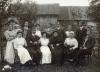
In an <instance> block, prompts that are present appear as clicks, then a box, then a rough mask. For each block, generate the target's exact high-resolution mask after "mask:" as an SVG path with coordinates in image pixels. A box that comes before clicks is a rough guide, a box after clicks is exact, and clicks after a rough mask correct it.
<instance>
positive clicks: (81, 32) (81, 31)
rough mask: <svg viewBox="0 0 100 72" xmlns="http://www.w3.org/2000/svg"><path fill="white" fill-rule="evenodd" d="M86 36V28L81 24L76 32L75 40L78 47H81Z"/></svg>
mask: <svg viewBox="0 0 100 72" xmlns="http://www.w3.org/2000/svg"><path fill="white" fill-rule="evenodd" d="M86 35H87V28H86V24H85V23H84V22H83V23H82V24H81V25H80V26H79V29H78V30H76V39H77V40H78V43H79V46H78V47H81V46H82V45H83V42H84V39H85V37H86Z"/></svg>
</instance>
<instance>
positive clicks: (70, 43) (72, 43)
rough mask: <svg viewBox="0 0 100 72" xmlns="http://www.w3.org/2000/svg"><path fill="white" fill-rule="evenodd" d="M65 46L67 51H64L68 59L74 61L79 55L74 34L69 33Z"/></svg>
mask: <svg viewBox="0 0 100 72" xmlns="http://www.w3.org/2000/svg"><path fill="white" fill-rule="evenodd" d="M64 45H65V47H66V50H64V51H65V52H66V53H67V55H68V58H69V59H70V60H71V61H73V60H74V59H75V57H76V55H77V48H78V41H77V40H76V39H75V37H74V33H73V32H70V33H69V38H66V39H65V42H64Z"/></svg>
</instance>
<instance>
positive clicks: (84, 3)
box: [14, 0, 90, 6]
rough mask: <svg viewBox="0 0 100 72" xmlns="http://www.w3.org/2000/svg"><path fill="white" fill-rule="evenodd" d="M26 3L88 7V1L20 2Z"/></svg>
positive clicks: (48, 0) (51, 0) (23, 0)
mask: <svg viewBox="0 0 100 72" xmlns="http://www.w3.org/2000/svg"><path fill="white" fill-rule="evenodd" d="M14 1H15V0H14ZM26 1H33V2H34V1H35V2H36V3H38V4H54V3H59V4H60V5H61V6H89V1H90V0H22V2H26Z"/></svg>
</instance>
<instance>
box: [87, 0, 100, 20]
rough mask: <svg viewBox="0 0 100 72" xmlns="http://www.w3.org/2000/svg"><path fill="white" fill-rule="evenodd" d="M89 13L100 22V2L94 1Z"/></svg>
mask: <svg viewBox="0 0 100 72" xmlns="http://www.w3.org/2000/svg"><path fill="white" fill-rule="evenodd" d="M88 12H89V13H88V15H89V16H90V18H93V19H94V20H95V21H97V22H100V0H92V1H91V3H90V7H89V11H88Z"/></svg>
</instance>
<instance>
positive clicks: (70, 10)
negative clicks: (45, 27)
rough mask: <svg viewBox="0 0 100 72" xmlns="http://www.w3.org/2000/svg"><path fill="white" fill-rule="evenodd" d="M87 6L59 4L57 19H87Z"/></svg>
mask: <svg viewBox="0 0 100 72" xmlns="http://www.w3.org/2000/svg"><path fill="white" fill-rule="evenodd" d="M87 10H88V7H87V6H61V7H60V14H59V20H88V17H87Z"/></svg>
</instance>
